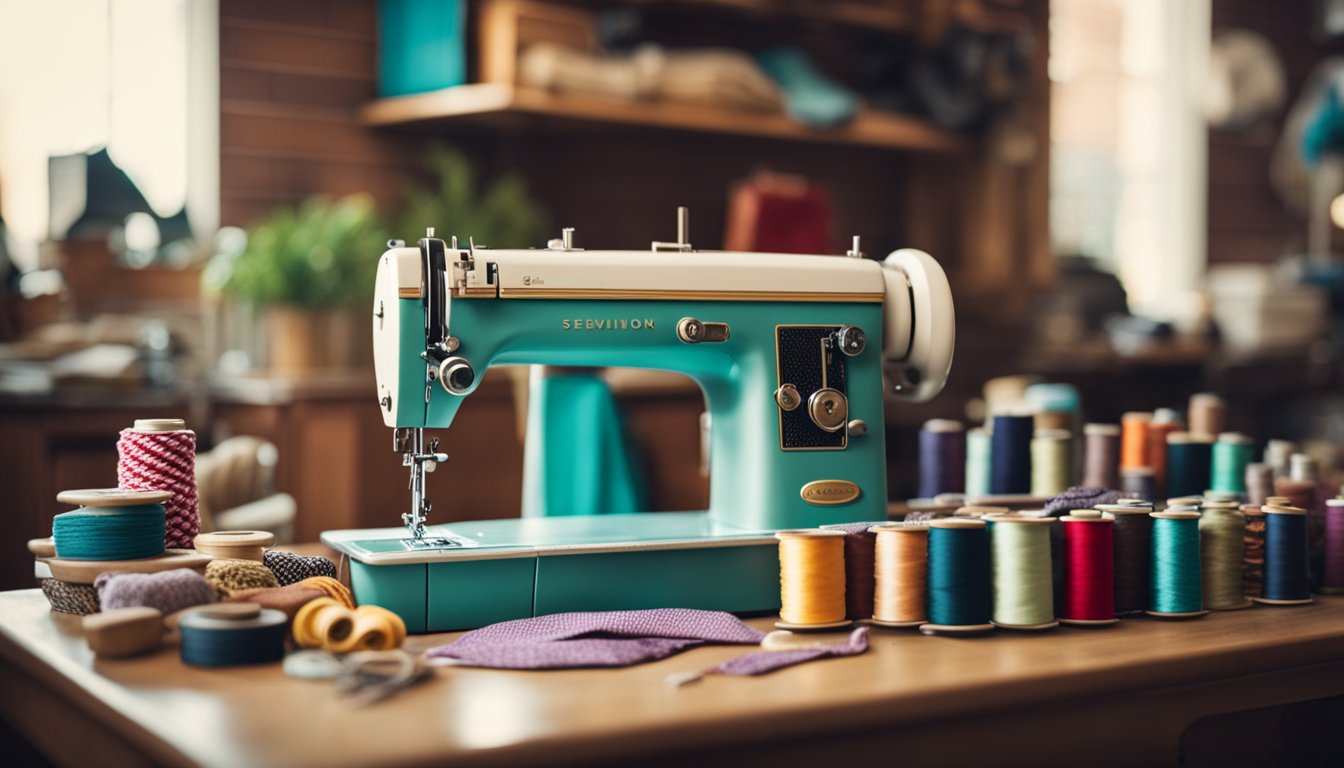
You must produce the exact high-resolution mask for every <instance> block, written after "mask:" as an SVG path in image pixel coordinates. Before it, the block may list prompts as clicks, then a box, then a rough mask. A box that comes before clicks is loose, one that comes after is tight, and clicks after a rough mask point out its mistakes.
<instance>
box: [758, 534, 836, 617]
mask: <svg viewBox="0 0 1344 768" xmlns="http://www.w3.org/2000/svg"><path fill="white" fill-rule="evenodd" d="M775 538H776V539H778V540H779V597H780V610H779V618H780V621H779V622H778V623H777V624H776V626H777V627H778V628H780V629H806V628H821V627H834V626H841V625H843V624H845V623H847V622H846V620H845V534H844V532H842V531H823V530H819V529H806V530H796V531H780V532H778V533H776V534H775Z"/></svg>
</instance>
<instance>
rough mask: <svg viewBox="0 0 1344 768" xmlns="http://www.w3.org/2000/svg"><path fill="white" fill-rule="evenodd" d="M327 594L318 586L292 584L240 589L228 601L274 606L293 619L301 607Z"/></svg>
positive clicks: (267, 606) (265, 606)
mask: <svg viewBox="0 0 1344 768" xmlns="http://www.w3.org/2000/svg"><path fill="white" fill-rule="evenodd" d="M326 596H327V594H326V593H325V592H323V591H322V590H320V589H318V588H316V587H305V586H302V585H299V584H290V585H289V586H287V587H272V588H270V589H240V590H238V591H236V592H234V593H233V594H231V595H229V598H228V602H230V603H256V604H257V605H260V606H261V607H262V608H274V609H275V610H277V611H280V612H281V613H283V614H285V616H286V617H288V618H289V620H290V621H293V620H294V614H296V613H298V612H299V609H300V608H302V607H303V606H305V605H307V604H308V603H310V602H312V601H313V600H316V599H317V598H319V597H326Z"/></svg>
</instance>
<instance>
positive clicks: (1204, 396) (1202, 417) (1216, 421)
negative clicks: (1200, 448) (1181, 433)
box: [1189, 392, 1227, 440]
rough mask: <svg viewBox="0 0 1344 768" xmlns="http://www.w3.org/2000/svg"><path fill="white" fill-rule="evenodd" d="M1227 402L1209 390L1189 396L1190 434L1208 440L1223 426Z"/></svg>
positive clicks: (1221, 429) (1220, 430)
mask: <svg viewBox="0 0 1344 768" xmlns="http://www.w3.org/2000/svg"><path fill="white" fill-rule="evenodd" d="M1226 416H1227V404H1226V403H1224V402H1223V399H1222V398H1221V397H1219V396H1217V395H1215V394H1212V393H1210V392H1201V393H1199V394H1197V395H1191V396H1190V430H1189V431H1190V434H1192V435H1199V436H1200V437H1205V438H1209V439H1210V440H1211V439H1213V437H1214V436H1215V435H1217V434H1219V433H1221V432H1222V431H1223V429H1224V427H1225V422H1226Z"/></svg>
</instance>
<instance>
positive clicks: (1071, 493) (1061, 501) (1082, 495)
mask: <svg viewBox="0 0 1344 768" xmlns="http://www.w3.org/2000/svg"><path fill="white" fill-rule="evenodd" d="M1121 496H1124V494H1123V493H1121V492H1120V491H1111V490H1107V489H1105V488H1083V487H1081V486H1076V485H1075V486H1074V487H1072V488H1070V489H1068V490H1067V491H1065V492H1063V493H1061V494H1059V495H1058V496H1056V497H1054V498H1053V499H1051V500H1050V501H1048V502H1046V504H1045V511H1046V513H1048V514H1049V515H1050V516H1051V517H1060V516H1062V515H1067V514H1069V510H1072V509H1089V508H1091V507H1095V506H1096V505H1098V504H1114V503H1116V502H1117V501H1119V500H1120V497H1121Z"/></svg>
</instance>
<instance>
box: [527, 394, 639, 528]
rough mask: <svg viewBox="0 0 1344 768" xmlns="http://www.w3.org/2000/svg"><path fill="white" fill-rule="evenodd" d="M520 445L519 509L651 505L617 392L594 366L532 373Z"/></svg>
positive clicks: (615, 510) (609, 510) (551, 512)
mask: <svg viewBox="0 0 1344 768" xmlns="http://www.w3.org/2000/svg"><path fill="white" fill-rule="evenodd" d="M527 411H528V412H527V437H526V442H525V445H524V450H523V516H524V517H548V516H557V515H596V514H624V513H630V512H642V511H646V510H647V509H648V503H647V498H646V494H645V490H644V483H643V478H642V476H641V474H640V472H639V469H638V467H637V464H636V461H635V455H634V450H633V448H632V447H631V446H630V444H629V442H628V441H627V440H626V436H625V429H624V425H623V422H622V420H621V413H620V410H619V409H618V408H617V406H616V398H615V397H613V396H612V394H611V388H610V387H608V386H607V383H606V382H605V381H603V380H602V379H601V378H599V377H598V376H596V375H595V374H583V373H575V374H569V373H567V374H560V375H554V376H548V377H544V378H541V379H539V380H534V382H533V385H532V388H531V391H530V393H529V395H528V402H527Z"/></svg>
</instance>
